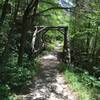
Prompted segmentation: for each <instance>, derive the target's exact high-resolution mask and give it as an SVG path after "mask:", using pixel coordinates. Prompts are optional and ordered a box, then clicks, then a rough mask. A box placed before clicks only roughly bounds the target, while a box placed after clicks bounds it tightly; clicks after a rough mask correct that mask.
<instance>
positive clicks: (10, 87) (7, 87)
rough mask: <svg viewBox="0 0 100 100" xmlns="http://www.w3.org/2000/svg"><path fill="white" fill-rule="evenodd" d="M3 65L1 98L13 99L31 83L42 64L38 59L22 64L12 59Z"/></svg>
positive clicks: (0, 99) (0, 80)
mask: <svg viewBox="0 0 100 100" xmlns="http://www.w3.org/2000/svg"><path fill="white" fill-rule="evenodd" d="M14 61H15V60H14ZM1 67H2V71H0V72H1V75H0V100H13V97H14V95H15V94H20V93H21V92H23V91H22V90H23V89H24V88H25V87H28V86H30V85H31V83H32V79H33V78H34V77H35V76H36V75H37V74H38V73H39V70H40V68H39V67H40V64H39V62H37V61H34V62H33V63H30V62H26V63H24V64H23V65H22V66H18V65H17V63H16V62H13V61H10V62H9V63H7V64H5V65H2V66H1ZM25 91H27V90H25Z"/></svg>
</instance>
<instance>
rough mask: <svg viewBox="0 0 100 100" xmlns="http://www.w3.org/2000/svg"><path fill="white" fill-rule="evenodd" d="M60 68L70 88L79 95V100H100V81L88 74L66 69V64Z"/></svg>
mask: <svg viewBox="0 0 100 100" xmlns="http://www.w3.org/2000/svg"><path fill="white" fill-rule="evenodd" d="M60 66H61V67H60V68H61V69H60V70H61V71H62V72H63V73H64V78H65V80H66V82H67V83H68V84H69V87H70V88H71V89H72V90H73V91H75V92H77V93H78V94H79V97H78V100H100V81H97V80H96V78H95V77H93V76H90V75H88V74H87V73H79V72H75V70H74V69H68V68H67V69H66V68H65V67H66V65H64V64H60ZM96 85H97V86H96Z"/></svg>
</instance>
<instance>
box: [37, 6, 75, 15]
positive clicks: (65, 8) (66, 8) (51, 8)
mask: <svg viewBox="0 0 100 100" xmlns="http://www.w3.org/2000/svg"><path fill="white" fill-rule="evenodd" d="M73 8H75V7H71V8H68V7H50V8H47V9H45V10H43V11H41V12H39V13H37V14H36V16H38V15H41V14H42V13H45V12H47V11H49V10H53V9H64V10H68V9H69V10H70V9H73Z"/></svg>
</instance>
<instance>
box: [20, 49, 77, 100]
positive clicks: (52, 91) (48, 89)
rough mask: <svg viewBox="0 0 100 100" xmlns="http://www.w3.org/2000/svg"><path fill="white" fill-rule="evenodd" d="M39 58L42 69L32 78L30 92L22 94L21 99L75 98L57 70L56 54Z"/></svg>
mask: <svg viewBox="0 0 100 100" xmlns="http://www.w3.org/2000/svg"><path fill="white" fill-rule="evenodd" d="M56 49H57V48H56ZM40 60H41V63H42V70H41V72H40V74H39V76H38V77H37V78H36V79H34V82H33V86H32V88H31V91H30V93H29V94H27V95H23V98H22V99H21V100H77V96H76V94H75V93H74V92H72V91H71V89H70V88H69V87H68V85H67V83H66V82H65V80H64V78H63V75H62V74H61V73H59V71H58V67H61V66H59V63H60V62H59V61H58V60H57V57H56V55H54V54H53V53H52V54H49V55H45V56H43V57H42V58H41V59H40Z"/></svg>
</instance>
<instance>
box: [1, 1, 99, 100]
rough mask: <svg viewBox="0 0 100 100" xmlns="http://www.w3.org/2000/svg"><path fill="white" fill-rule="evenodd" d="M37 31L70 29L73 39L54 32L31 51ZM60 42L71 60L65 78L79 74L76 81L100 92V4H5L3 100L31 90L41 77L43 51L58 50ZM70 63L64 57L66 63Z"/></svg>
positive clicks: (3, 25) (2, 45)
mask: <svg viewBox="0 0 100 100" xmlns="http://www.w3.org/2000/svg"><path fill="white" fill-rule="evenodd" d="M36 26H44V27H45V26H68V36H67V38H66V39H64V33H63V32H62V30H55V31H54V30H49V31H48V33H47V34H42V33H41V34H40V35H38V34H36V36H35V41H37V42H34V43H33V45H32V43H31V42H32V39H33V38H34V34H35V32H36V30H37V27H36ZM43 32H44V33H45V31H43ZM41 38H42V39H41ZM65 40H66V41H67V43H66V41H65ZM56 41H60V43H61V44H63V42H64V45H68V46H67V48H68V50H69V52H67V53H65V54H66V56H68V57H69V56H70V63H67V62H66V66H69V67H68V68H69V69H65V70H64V73H65V76H66V77H69V76H70V75H71V76H73V77H74V76H75V75H76V74H77V75H78V79H75V80H77V81H78V80H79V81H80V82H81V83H82V84H85V85H87V87H88V86H89V88H90V87H91V88H93V90H94V89H95V90H97V91H98V89H97V88H99V89H100V1H99V0H0V100H12V99H13V97H12V95H13V94H17V93H19V90H20V89H23V88H26V87H27V86H29V85H30V84H31V80H32V79H33V78H34V77H35V75H38V73H39V71H40V63H39V62H38V60H37V59H36V58H37V57H38V56H39V55H40V54H41V52H42V51H44V50H45V51H51V50H53V48H54V47H55V42H56ZM38 43H39V44H38ZM62 56H63V53H62ZM68 57H64V56H63V58H64V59H65V60H68V59H67V58H68ZM61 58H62V57H61ZM65 60H64V61H65ZM62 67H63V65H62ZM68 70H71V71H69V72H68ZM77 75H76V77H77ZM79 76H81V77H79ZM73 77H72V78H73ZM73 81H74V80H72V81H71V83H72V84H73ZM76 84H77V83H76ZM82 86H84V85H82ZM92 92H93V91H92ZM94 92H95V91H94ZM98 94H99V93H98ZM93 98H94V99H93V100H99V98H100V97H98V96H96V98H95V97H93ZM80 100H81V99H80ZM83 100H86V99H84V98H83ZM87 100H88V99H87ZM90 100H92V99H90Z"/></svg>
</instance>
